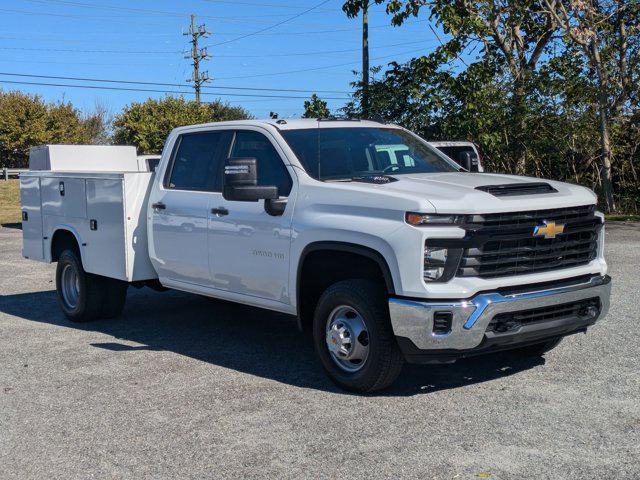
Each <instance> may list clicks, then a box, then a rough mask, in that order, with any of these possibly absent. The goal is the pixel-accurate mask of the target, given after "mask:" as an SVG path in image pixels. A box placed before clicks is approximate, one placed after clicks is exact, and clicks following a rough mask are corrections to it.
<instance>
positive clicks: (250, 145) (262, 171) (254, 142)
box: [230, 130, 292, 197]
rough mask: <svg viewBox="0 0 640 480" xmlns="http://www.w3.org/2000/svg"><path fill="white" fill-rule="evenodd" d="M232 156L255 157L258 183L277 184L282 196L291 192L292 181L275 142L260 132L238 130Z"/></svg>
mask: <svg viewBox="0 0 640 480" xmlns="http://www.w3.org/2000/svg"><path fill="white" fill-rule="evenodd" d="M230 157H235V158H241V157H248V158H255V159H256V160H257V161H258V185H275V186H277V187H278V193H279V195H280V196H281V197H287V196H288V195H289V193H291V186H292V181H291V177H290V176H289V172H288V171H287V167H285V166H284V163H283V161H282V158H281V157H280V155H279V154H278V152H277V151H276V149H275V147H274V146H273V144H272V143H271V142H270V141H269V139H268V138H267V137H265V136H264V135H263V134H262V133H260V132H255V131H251V130H239V131H237V132H236V135H235V139H234V142H233V147H232V149H231V155H230Z"/></svg>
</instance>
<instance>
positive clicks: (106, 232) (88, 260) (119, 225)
mask: <svg viewBox="0 0 640 480" xmlns="http://www.w3.org/2000/svg"><path fill="white" fill-rule="evenodd" d="M122 184H123V180H122V177H121V176H119V177H117V178H87V180H86V189H87V218H86V225H85V230H84V240H85V242H86V246H85V247H84V254H83V263H84V269H85V270H86V271H87V272H90V273H96V274H98V275H103V276H105V277H110V278H117V279H120V280H127V271H126V257H125V233H124V198H123V185H122Z"/></svg>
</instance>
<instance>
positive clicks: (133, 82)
mask: <svg viewBox="0 0 640 480" xmlns="http://www.w3.org/2000/svg"><path fill="white" fill-rule="evenodd" d="M0 75H2V76H6V77H26V78H43V79H49V80H73V81H79V82H101V83H116V84H129V85H150V86H160V87H187V86H189V85H188V84H186V83H162V82H145V81H141V80H113V79H104V78H90V77H63V76H56V75H36V74H27V73H13V72H11V73H10V72H0ZM211 88H215V89H219V90H240V91H267V92H294V93H311V92H316V93H342V94H347V95H349V94H350V92H346V91H343V90H316V89H307V90H302V89H294V88H265V87H229V86H222V85H216V86H215V87H203V89H205V90H206V89H211Z"/></svg>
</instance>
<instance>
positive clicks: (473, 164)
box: [458, 151, 479, 172]
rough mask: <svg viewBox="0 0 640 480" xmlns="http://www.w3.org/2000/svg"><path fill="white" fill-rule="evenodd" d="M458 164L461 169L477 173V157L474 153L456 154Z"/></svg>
mask: <svg viewBox="0 0 640 480" xmlns="http://www.w3.org/2000/svg"><path fill="white" fill-rule="evenodd" d="M458 163H459V164H460V166H461V167H463V168H464V169H466V170H467V171H469V172H477V171H479V168H478V155H476V152H470V151H466V152H460V153H459V154H458Z"/></svg>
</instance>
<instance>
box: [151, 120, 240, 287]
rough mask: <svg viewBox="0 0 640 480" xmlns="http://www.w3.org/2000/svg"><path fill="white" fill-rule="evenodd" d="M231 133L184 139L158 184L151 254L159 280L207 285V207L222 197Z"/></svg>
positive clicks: (188, 135)
mask: <svg viewBox="0 0 640 480" xmlns="http://www.w3.org/2000/svg"><path fill="white" fill-rule="evenodd" d="M228 135H229V133H226V132H223V131H201V132H193V133H185V134H182V135H180V136H179V137H178V138H177V140H176V142H175V144H174V148H173V152H172V155H171V158H170V159H169V162H168V164H167V166H166V169H165V170H164V176H163V178H162V179H157V180H156V185H155V187H154V191H153V193H152V195H151V198H150V200H149V202H150V203H151V207H150V211H149V215H150V227H151V228H150V230H151V242H150V252H149V253H150V255H151V259H152V261H153V263H154V266H155V268H156V270H157V272H158V275H159V277H160V279H161V280H172V281H179V282H183V283H189V284H195V285H201V286H207V285H209V278H210V273H209V252H208V246H207V235H208V221H209V211H210V206H209V205H210V203H211V202H212V201H214V203H215V202H217V201H218V200H219V199H222V193H220V190H219V189H217V191H216V188H215V185H216V182H218V180H219V179H218V176H219V175H220V167H221V165H222V163H223V162H222V158H223V155H222V151H223V150H225V148H224V145H225V144H226V145H228ZM159 173H160V174H162V172H159Z"/></svg>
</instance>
